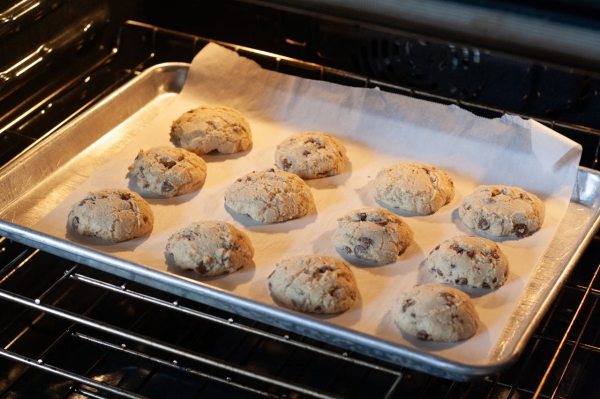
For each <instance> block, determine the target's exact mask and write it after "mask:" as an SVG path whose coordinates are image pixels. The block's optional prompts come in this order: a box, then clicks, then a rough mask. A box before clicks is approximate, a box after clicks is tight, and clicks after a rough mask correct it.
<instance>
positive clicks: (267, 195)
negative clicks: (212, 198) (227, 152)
mask: <svg viewBox="0 0 600 399" xmlns="http://www.w3.org/2000/svg"><path fill="white" fill-rule="evenodd" d="M225 205H227V206H228V207H229V208H230V209H232V210H233V211H235V212H237V213H241V214H243V215H248V216H250V217H251V218H252V219H254V220H256V221H258V222H261V223H275V222H283V221H286V220H290V219H296V218H300V217H302V216H304V215H306V214H307V213H308V211H309V210H310V209H311V208H313V207H314V200H313V196H312V192H311V191H310V187H308V186H307V185H306V183H304V180H302V179H301V178H300V177H298V176H297V175H295V174H293V173H289V172H285V171H283V170H278V169H269V170H266V171H261V172H252V173H248V174H247V175H245V176H243V177H241V178H239V179H237V180H236V181H235V182H234V183H233V184H232V185H231V186H229V187H228V188H227V189H226V190H225Z"/></svg>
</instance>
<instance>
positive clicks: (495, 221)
mask: <svg viewBox="0 0 600 399" xmlns="http://www.w3.org/2000/svg"><path fill="white" fill-rule="evenodd" d="M545 210H546V207H545V205H544V203H543V202H542V201H541V200H540V199H539V198H538V197H536V196H535V195H533V194H531V193H528V192H527V191H525V190H523V189H521V188H519V187H510V186H500V185H498V186H479V187H477V188H476V189H475V191H473V192H472V193H471V194H469V195H468V196H466V197H465V198H464V199H463V201H462V203H461V204H460V206H459V208H458V215H459V216H460V218H461V219H462V221H463V222H464V224H465V225H467V227H469V228H470V229H472V230H474V231H475V232H477V233H484V234H488V235H491V236H515V237H519V238H520V237H526V236H529V235H531V234H533V233H535V232H536V231H538V230H539V229H540V228H541V227H542V224H543V223H544V215H545Z"/></svg>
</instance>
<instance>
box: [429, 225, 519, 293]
mask: <svg viewBox="0 0 600 399" xmlns="http://www.w3.org/2000/svg"><path fill="white" fill-rule="evenodd" d="M426 264H427V268H428V269H429V271H430V273H431V274H432V275H433V276H434V277H435V279H436V280H437V281H438V282H440V283H446V284H453V285H458V286H466V287H473V288H498V287H500V286H501V285H503V284H504V282H505V281H506V278H507V276H508V258H507V257H506V255H504V253H503V252H502V250H501V249H500V247H499V246H498V244H496V243H495V242H493V241H492V240H488V239H487V238H482V237H476V236H457V237H452V238H450V239H448V240H445V241H443V242H442V243H441V244H440V245H438V246H436V247H435V248H434V249H433V251H431V253H430V254H429V256H428V257H427V261H426Z"/></svg>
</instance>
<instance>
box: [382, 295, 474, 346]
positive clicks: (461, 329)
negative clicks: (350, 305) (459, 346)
mask: <svg viewBox="0 0 600 399" xmlns="http://www.w3.org/2000/svg"><path fill="white" fill-rule="evenodd" d="M392 317H393V320H394V322H395V323H396V326H397V327H398V328H399V329H400V330H402V331H404V332H405V333H406V334H408V335H411V336H413V337H415V338H417V339H420V340H422V341H443V342H455V341H461V340H464V339H467V338H470V337H472V336H473V335H475V332H477V328H478V326H479V315H478V314H477V311H476V309H475V305H473V301H472V300H471V298H470V297H469V296H468V295H467V294H465V293H463V292H462V291H460V290H457V289H456V288H452V287H447V286H444V285H441V284H425V285H417V286H415V287H413V288H412V289H410V290H409V291H408V292H405V293H404V294H402V295H401V296H400V298H399V299H398V301H397V302H396V303H395V305H394V307H393V309H392Z"/></svg>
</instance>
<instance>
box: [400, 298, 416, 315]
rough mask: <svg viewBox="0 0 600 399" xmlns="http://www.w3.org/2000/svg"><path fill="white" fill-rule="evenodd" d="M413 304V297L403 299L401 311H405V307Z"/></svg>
mask: <svg viewBox="0 0 600 399" xmlns="http://www.w3.org/2000/svg"><path fill="white" fill-rule="evenodd" d="M414 304H415V301H414V300H413V299H410V298H409V299H405V300H404V302H403V303H402V312H404V313H405V312H406V309H408V308H410V307H411V306H412V305H414Z"/></svg>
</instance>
